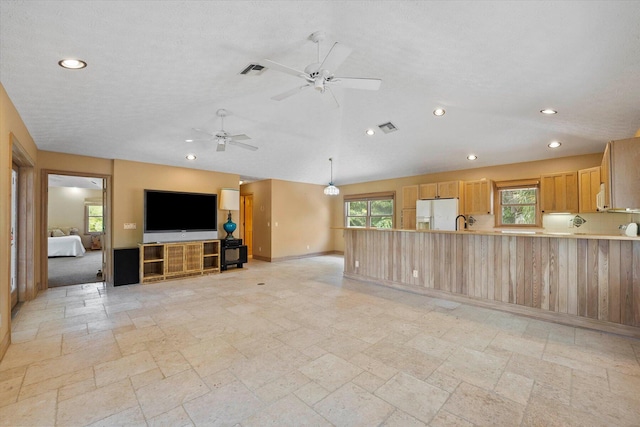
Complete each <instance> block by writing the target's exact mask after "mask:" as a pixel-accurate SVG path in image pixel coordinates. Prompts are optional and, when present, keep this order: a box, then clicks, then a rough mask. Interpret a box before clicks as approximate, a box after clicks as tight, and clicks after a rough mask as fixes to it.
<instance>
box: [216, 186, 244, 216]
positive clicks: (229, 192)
mask: <svg viewBox="0 0 640 427" xmlns="http://www.w3.org/2000/svg"><path fill="white" fill-rule="evenodd" d="M220 210H223V211H238V210H240V190H236V189H233V188H223V189H222V190H220Z"/></svg>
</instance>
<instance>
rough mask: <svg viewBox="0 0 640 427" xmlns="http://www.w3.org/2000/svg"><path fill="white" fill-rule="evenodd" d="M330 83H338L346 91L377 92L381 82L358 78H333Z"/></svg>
mask: <svg viewBox="0 0 640 427" xmlns="http://www.w3.org/2000/svg"><path fill="white" fill-rule="evenodd" d="M332 83H339V84H340V85H341V86H342V87H346V88H348V89H364V90H378V89H380V84H381V83H382V80H380V79H367V78H359V77H334V78H333V80H332Z"/></svg>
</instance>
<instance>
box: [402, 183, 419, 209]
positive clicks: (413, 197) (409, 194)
mask: <svg viewBox="0 0 640 427" xmlns="http://www.w3.org/2000/svg"><path fill="white" fill-rule="evenodd" d="M417 201H418V186H417V185H407V186H405V187H402V209H415V208H416V202H417Z"/></svg>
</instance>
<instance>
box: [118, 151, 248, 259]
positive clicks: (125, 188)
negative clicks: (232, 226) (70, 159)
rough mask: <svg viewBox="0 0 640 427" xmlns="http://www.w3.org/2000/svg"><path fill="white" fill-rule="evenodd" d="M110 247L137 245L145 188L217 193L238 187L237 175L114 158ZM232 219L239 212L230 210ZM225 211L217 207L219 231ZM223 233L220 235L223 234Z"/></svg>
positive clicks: (238, 178)
mask: <svg viewBox="0 0 640 427" xmlns="http://www.w3.org/2000/svg"><path fill="white" fill-rule="evenodd" d="M113 162H114V164H113V192H112V194H113V205H112V219H113V220H112V233H113V237H112V238H113V245H112V246H113V248H116V249H117V248H126V247H136V246H137V245H138V243H140V242H142V234H143V215H144V200H143V199H144V190H145V189H153V190H168V191H193V192H197V193H216V194H220V189H221V188H238V186H239V180H240V176H239V175H235V174H228V173H221V172H210V171H203V170H196V169H187V168H180V167H171V166H162V165H155V164H151V163H139V162H131V161H127V160H114V161H113ZM232 215H233V217H234V222H237V221H238V215H239V213H238V212H232ZM226 217H227V216H226V213H225V212H223V211H218V230H219V231H218V233H219V235H220V236H222V234H221V233H224V231H223V230H222V224H223V223H224V222H225V221H226ZM125 223H135V224H136V225H137V228H136V229H135V230H125V229H124V224H125ZM222 237H223V236H222Z"/></svg>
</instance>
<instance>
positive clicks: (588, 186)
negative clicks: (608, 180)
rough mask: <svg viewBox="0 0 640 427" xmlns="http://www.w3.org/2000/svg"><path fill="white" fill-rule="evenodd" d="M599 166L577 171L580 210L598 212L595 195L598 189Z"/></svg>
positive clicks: (582, 211)
mask: <svg viewBox="0 0 640 427" xmlns="http://www.w3.org/2000/svg"><path fill="white" fill-rule="evenodd" d="M600 169H601V167H600V166H596V167H594V168H589V169H582V170H579V171H578V191H579V193H580V199H579V205H580V212H581V213H587V212H598V205H597V203H596V197H597V195H598V192H599V191H600Z"/></svg>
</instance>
